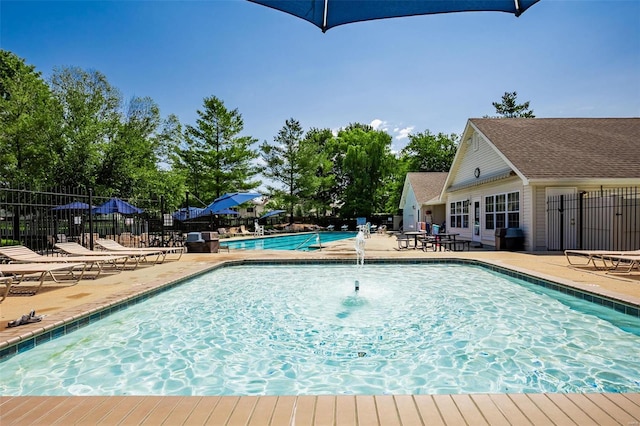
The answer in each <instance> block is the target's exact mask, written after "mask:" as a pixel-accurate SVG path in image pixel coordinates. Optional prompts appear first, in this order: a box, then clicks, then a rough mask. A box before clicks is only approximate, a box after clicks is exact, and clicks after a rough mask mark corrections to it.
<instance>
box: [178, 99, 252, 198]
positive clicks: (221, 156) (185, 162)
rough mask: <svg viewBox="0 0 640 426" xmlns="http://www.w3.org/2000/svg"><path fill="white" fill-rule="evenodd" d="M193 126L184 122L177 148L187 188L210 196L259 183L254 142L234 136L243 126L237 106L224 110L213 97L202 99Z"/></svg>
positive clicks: (220, 103) (246, 137)
mask: <svg viewBox="0 0 640 426" xmlns="http://www.w3.org/2000/svg"><path fill="white" fill-rule="evenodd" d="M198 116H199V118H198V119H197V120H196V126H191V125H188V126H187V127H186V131H185V134H184V139H185V143H184V144H183V146H181V147H180V148H179V149H178V151H177V158H179V163H178V164H177V166H178V167H180V168H181V169H182V170H183V172H184V173H185V176H186V184H187V187H188V189H189V190H190V191H191V192H192V193H193V194H194V195H195V196H197V197H198V198H200V199H205V200H207V199H214V198H217V197H219V196H220V195H222V194H224V193H226V192H235V191H243V190H250V189H254V188H256V187H257V186H258V185H260V181H259V180H252V179H255V177H256V175H257V174H258V168H257V167H256V166H255V165H254V164H253V160H255V159H256V158H258V156H259V154H258V153H257V152H256V151H255V150H253V149H252V148H251V145H252V144H254V143H255V142H257V140H256V139H254V138H252V137H250V136H238V135H239V134H240V133H241V132H242V130H243V129H244V121H243V120H242V115H241V114H240V112H238V110H237V109H234V110H228V109H227V108H226V107H225V105H224V102H223V101H222V100H220V99H218V98H216V97H215V96H211V97H208V98H205V99H204V109H203V110H198Z"/></svg>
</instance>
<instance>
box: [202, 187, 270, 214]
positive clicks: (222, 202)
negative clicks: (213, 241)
mask: <svg viewBox="0 0 640 426" xmlns="http://www.w3.org/2000/svg"><path fill="white" fill-rule="evenodd" d="M258 197H262V194H259V193H257V192H230V193H227V194H224V195H223V196H221V197H218V198H216V199H215V200H213V202H212V203H211V204H209V205H208V206H207V207H205V208H204V210H203V211H202V213H201V216H202V215H205V214H225V213H220V211H223V210H224V209H228V208H230V207H235V206H237V205H239V204H242V203H244V202H247V201H249V200H253V199H254V198H258Z"/></svg>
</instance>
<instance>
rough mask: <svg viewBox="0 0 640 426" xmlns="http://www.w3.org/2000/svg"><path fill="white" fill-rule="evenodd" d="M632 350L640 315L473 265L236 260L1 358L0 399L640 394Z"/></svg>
mask: <svg viewBox="0 0 640 426" xmlns="http://www.w3.org/2000/svg"><path fill="white" fill-rule="evenodd" d="M356 280H357V281H358V283H359V288H360V290H359V291H358V292H355V281H356ZM603 318H607V320H604V319H603ZM639 353H640V320H639V319H638V318H634V317H631V316H628V315H624V314H620V313H618V312H615V311H613V310H611V309H607V308H605V307H602V306H598V305H595V304H589V303H586V302H584V301H582V300H579V299H577V298H573V297H570V296H567V295H563V294H559V293H557V292H553V291H552V290H548V289H545V288H543V287H539V286H536V285H534V284H530V283H526V282H524V281H521V280H517V279H514V278H510V277H507V276H505V275H502V274H499V273H496V272H492V271H490V270H488V269H485V268H482V267H478V266H465V265H419V264H418V265H410V264H403V265H389V264H385V265H364V266H363V267H357V266H351V265H332V264H320V265H300V266H291V265H287V266H268V265H267V266H262V265H251V266H237V267H236V266H234V267H225V268H221V269H218V270H215V271H213V272H211V273H208V274H205V275H203V276H200V277H197V278H194V279H192V280H190V281H189V282H186V283H185V284H183V285H180V286H177V287H175V288H173V289H171V290H168V291H166V292H163V293H161V294H160V295H158V296H156V297H153V298H151V299H149V300H147V301H145V302H142V303H140V304H137V305H135V306H133V307H131V308H128V309H126V310H123V311H120V312H118V313H116V314H113V315H111V316H109V317H107V318H106V319H103V320H101V321H98V322H96V323H94V324H91V325H89V326H87V327H84V328H82V329H80V330H78V331H75V332H73V333H70V334H68V335H66V336H64V337H61V338H58V339H55V340H53V341H51V342H48V343H45V344H42V345H38V346H36V347H35V348H34V349H31V350H29V351H26V352H24V353H22V354H19V355H16V356H14V357H12V358H10V359H8V360H7V361H5V362H3V363H2V368H0V395H305V394H313V395H318V394H359V395H367V394H369V395H370V394H378V395H379V394H437V393H451V394H460V393H512V392H519V393H521V392H529V393H533V392H536V393H538V392H552V393H562V392H639V391H640V359H639V358H638V354H639Z"/></svg>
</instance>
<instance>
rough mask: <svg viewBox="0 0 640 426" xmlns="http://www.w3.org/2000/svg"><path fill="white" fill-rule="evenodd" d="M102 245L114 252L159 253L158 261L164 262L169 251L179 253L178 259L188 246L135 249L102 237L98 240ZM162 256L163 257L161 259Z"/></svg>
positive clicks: (151, 254) (150, 254)
mask: <svg viewBox="0 0 640 426" xmlns="http://www.w3.org/2000/svg"><path fill="white" fill-rule="evenodd" d="M96 244H98V245H99V246H100V247H102V248H103V249H104V250H107V251H109V252H112V253H120V252H128V253H138V254H146V255H148V256H153V255H157V256H158V257H157V259H156V262H158V263H162V262H164V260H165V258H166V257H167V254H169V253H178V254H179V256H178V259H180V258H181V257H182V254H183V253H184V252H185V250H186V247H153V248H148V249H135V248H131V247H125V246H123V245H121V244H119V243H118V242H116V241H114V240H109V239H104V238H101V239H99V240H97V241H96ZM161 258H162V259H161Z"/></svg>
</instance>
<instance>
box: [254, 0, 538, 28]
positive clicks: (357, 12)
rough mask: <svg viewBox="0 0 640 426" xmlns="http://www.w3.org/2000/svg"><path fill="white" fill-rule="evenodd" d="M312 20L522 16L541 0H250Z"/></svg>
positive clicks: (322, 24) (325, 23)
mask: <svg viewBox="0 0 640 426" xmlns="http://www.w3.org/2000/svg"><path fill="white" fill-rule="evenodd" d="M249 1H250V2H252V3H257V4H261V5H263V6H267V7H270V8H272V9H276V10H280V11H282V12H286V13H288V14H291V15H293V16H297V17H298V18H301V19H304V20H305V21H308V22H311V23H312V24H313V25H315V26H316V27H318V28H320V29H321V30H322V32H325V31H327V30H328V29H329V28H333V27H337V26H338V25H343V24H348V23H352V22H361V21H371V20H374V19H384V18H398V17H401V16H416V15H431V14H436V13H450V12H481V11H487V12H507V13H513V14H514V15H516V16H520V14H521V13H523V12H524V11H525V10H527V9H528V8H530V7H531V6H533V5H534V4H535V3H537V2H538V0H485V1H482V0H479V1H478V0H477V1H471V0H466V1H464V0H400V1H395V0H249Z"/></svg>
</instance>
